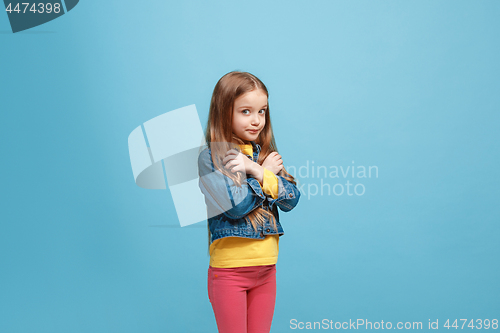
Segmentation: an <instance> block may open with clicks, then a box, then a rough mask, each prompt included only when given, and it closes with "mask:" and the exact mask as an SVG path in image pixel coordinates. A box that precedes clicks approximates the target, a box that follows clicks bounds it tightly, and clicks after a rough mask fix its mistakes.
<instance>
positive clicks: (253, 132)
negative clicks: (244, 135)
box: [248, 130, 258, 134]
mask: <svg viewBox="0 0 500 333" xmlns="http://www.w3.org/2000/svg"><path fill="white" fill-rule="evenodd" d="M248 131H249V132H250V133H252V134H255V133H257V132H258V131H257V130H255V131H252V130H248Z"/></svg>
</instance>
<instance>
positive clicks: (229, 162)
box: [222, 149, 258, 174]
mask: <svg viewBox="0 0 500 333" xmlns="http://www.w3.org/2000/svg"><path fill="white" fill-rule="evenodd" d="M222 163H223V164H224V168H226V169H227V170H229V171H231V172H233V173H236V172H238V171H239V172H243V173H246V174H247V173H248V174H251V173H252V171H253V168H254V166H255V165H258V164H257V163H255V162H254V161H252V160H251V159H249V158H248V157H246V156H245V155H243V154H242V153H241V152H239V151H236V150H235V149H230V150H228V151H227V153H226V157H224V159H223V160H222Z"/></svg>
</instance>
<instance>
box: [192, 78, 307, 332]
mask: <svg viewBox="0 0 500 333" xmlns="http://www.w3.org/2000/svg"><path fill="white" fill-rule="evenodd" d="M268 96H269V95H268V92H267V88H266V86H265V85H264V84H263V83H262V82H261V81H260V80H259V79H258V78H257V77H255V76H254V75H252V74H250V73H246V72H236V71H234V72H230V73H228V74H226V75H224V76H223V77H222V78H221V79H220V80H219V82H217V84H216V86H215V88H214V91H213V95H212V101H211V103H210V111H209V116H208V125H207V130H206V142H207V146H208V148H207V149H205V150H203V151H202V152H201V153H200V155H199V158H198V168H199V175H200V181H199V186H200V189H201V191H202V192H203V194H204V195H205V202H206V204H207V213H208V218H207V221H208V248H209V254H210V264H209V268H208V297H209V300H210V302H211V304H212V308H213V311H214V314H215V319H216V321H217V327H218V329H219V332H220V333H254V332H259V333H261V332H269V331H270V329H271V322H272V319H273V314H274V305H275V300H276V262H277V260H278V252H279V246H278V243H279V237H280V236H282V235H283V234H284V231H283V228H282V226H281V224H280V222H279V215H278V209H277V207H279V208H280V209H281V210H282V211H284V212H288V211H290V210H292V209H293V208H294V207H295V206H296V205H297V203H298V201H299V197H300V192H299V190H298V189H297V186H296V182H295V180H294V177H292V176H291V175H290V174H289V173H288V172H287V171H286V170H285V168H284V167H283V161H282V159H281V156H280V155H279V154H278V151H277V148H276V144H275V141H274V135H273V130H272V126H271V117H270V113H269V103H268Z"/></svg>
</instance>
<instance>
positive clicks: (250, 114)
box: [232, 89, 267, 142]
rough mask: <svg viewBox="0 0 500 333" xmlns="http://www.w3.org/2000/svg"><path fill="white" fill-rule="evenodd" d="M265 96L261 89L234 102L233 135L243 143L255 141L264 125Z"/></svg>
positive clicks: (250, 92) (248, 93)
mask: <svg viewBox="0 0 500 333" xmlns="http://www.w3.org/2000/svg"><path fill="white" fill-rule="evenodd" d="M266 112H267V95H266V93H265V92H264V91H262V90H261V89H255V90H252V91H249V92H247V93H245V94H243V95H241V96H240V97H238V98H237V99H236V100H235V101H234V106H233V124H232V128H233V133H234V134H236V136H237V137H239V138H240V139H242V140H243V141H246V142H248V141H255V140H256V139H257V137H258V136H259V133H260V132H261V131H262V129H263V128H264V125H265V124H266V116H265V115H266Z"/></svg>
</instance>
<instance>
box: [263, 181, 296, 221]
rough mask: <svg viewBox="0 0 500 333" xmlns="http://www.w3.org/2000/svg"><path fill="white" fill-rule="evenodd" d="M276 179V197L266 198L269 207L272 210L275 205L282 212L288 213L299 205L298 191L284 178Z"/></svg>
mask: <svg viewBox="0 0 500 333" xmlns="http://www.w3.org/2000/svg"><path fill="white" fill-rule="evenodd" d="M276 177H277V178H278V191H279V192H278V197H277V198H276V199H273V198H267V200H269V206H270V207H271V208H272V207H273V205H274V204H276V205H277V206H278V207H279V208H280V209H281V210H282V211H284V212H289V211H291V210H292V209H293V208H294V207H295V206H296V205H297V204H298V203H299V198H300V191H299V189H298V188H297V186H295V185H294V184H293V183H291V182H289V181H288V180H286V179H285V178H284V177H282V176H278V175H276Z"/></svg>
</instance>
